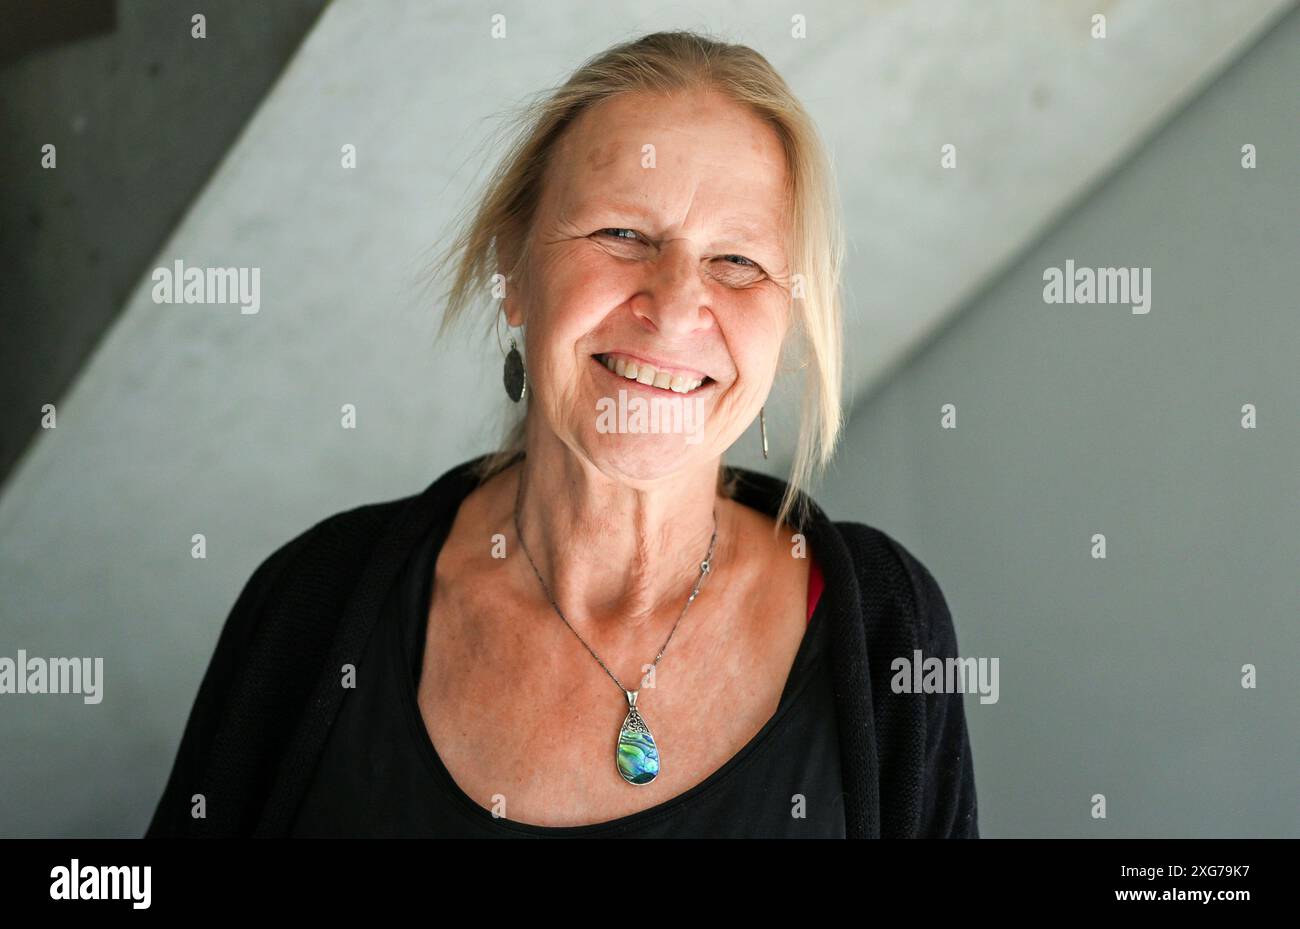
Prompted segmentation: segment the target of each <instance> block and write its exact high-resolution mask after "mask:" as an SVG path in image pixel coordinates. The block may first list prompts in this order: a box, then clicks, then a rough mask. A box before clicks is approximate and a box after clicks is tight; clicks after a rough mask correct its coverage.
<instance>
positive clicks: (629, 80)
mask: <svg viewBox="0 0 1300 929" xmlns="http://www.w3.org/2000/svg"><path fill="white" fill-rule="evenodd" d="M681 90H686V91H691V90H715V91H719V92H721V93H722V94H723V95H725V96H726V97H729V98H730V99H731V100H733V101H735V102H736V103H739V104H741V105H743V106H746V107H748V108H749V110H750V111H751V112H752V113H754V114H755V115H756V116H758V117H759V118H760V119H762V120H764V122H765V123H766V124H767V125H769V126H770V127H771V128H772V129H773V130H774V131H775V132H776V135H777V136H778V137H779V138H780V141H781V146H782V149H783V151H784V154H785V158H786V167H787V184H788V193H789V197H790V199H789V203H790V206H791V213H790V228H789V231H788V239H787V255H788V258H789V263H790V264H789V266H790V269H791V271H792V278H791V279H792V281H793V282H794V287H793V288H792V297H793V299H792V303H791V313H792V327H791V332H792V334H794V335H795V337H796V338H797V340H798V341H799V342H800V343H801V345H802V348H803V351H802V361H801V363H800V364H799V365H798V369H803V370H804V371H805V374H804V385H803V387H804V389H803V397H802V409H801V421H800V424H799V437H798V442H797V445H796V450H795V456H794V461H793V463H792V465H791V473H790V476H789V478H788V479H787V490H786V493H785V495H784V497H783V499H782V501H781V506H780V510H779V511H778V513H777V517H776V519H777V526H776V528H777V529H778V530H779V529H780V526H781V524H782V523H783V522H784V521H785V520H786V519H787V517H788V516H790V514H791V513H792V512H793V513H794V514H795V518H796V525H797V526H802V525H803V524H804V520H805V518H806V516H807V502H808V501H807V497H806V490H805V488H807V487H808V486H809V483H810V482H811V480H812V479H813V476H814V474H815V473H820V472H821V471H822V470H823V469H824V468H825V466H826V464H827V463H828V462H829V461H830V458H831V455H832V454H833V452H834V450H835V445H836V442H837V441H838V438H839V434H840V429H841V425H842V414H841V410H840V402H841V374H842V367H843V349H842V345H841V332H842V312H843V311H842V304H841V297H840V273H841V267H842V264H843V260H844V231H843V226H842V224H841V219H840V214H839V207H838V196H837V194H836V192H835V189H834V180H833V176H832V172H831V166H830V161H829V158H828V157H827V154H826V151H825V149H824V147H823V145H822V143H821V140H820V137H819V135H818V133H817V130H816V127H815V125H814V124H813V122H812V119H811V118H810V117H809V115H808V114H807V112H806V111H805V110H804V108H803V106H802V104H800V102H799V101H798V99H797V98H796V97H795V96H794V94H793V93H791V91H790V89H789V87H787V85H786V83H785V81H784V80H783V79H782V78H781V76H780V75H779V74H778V73H777V72H776V70H775V69H773V67H772V66H771V64H769V63H768V61H767V59H766V58H764V57H763V56H762V55H760V54H759V53H758V52H756V51H754V50H753V49H751V48H749V47H747V46H744V45H735V44H728V43H725V42H721V41H718V40H715V39H712V38H709V37H707V36H704V35H701V34H698V33H695V32H656V33H651V34H648V35H644V36H641V37H640V38H636V39H633V40H630V41H627V42H624V43H621V44H619V45H616V46H614V47H612V48H609V49H607V50H606V51H604V52H601V53H600V54H598V55H596V56H594V57H592V58H590V59H589V60H587V61H586V62H585V63H584V64H583V65H582V66H581V67H579V68H578V69H577V70H576V71H574V72H573V74H572V75H571V76H570V77H569V78H568V80H567V81H565V82H564V83H563V84H562V85H560V86H559V87H556V88H552V89H549V90H544V91H542V92H541V93H540V94H539V95H537V97H536V98H535V99H534V100H533V101H532V102H529V103H526V104H524V105H523V106H522V107H521V108H519V109H518V111H517V113H516V116H515V119H514V120H513V121H512V122H513V123H514V124H515V127H516V128H515V129H514V139H513V141H512V142H511V143H510V144H509V146H508V148H507V151H506V153H505V155H504V156H503V157H502V158H501V160H500V162H499V163H498V164H497V167H496V169H495V170H494V172H493V173H492V175H491V176H490V177H489V179H488V182H487V185H486V187H485V189H484V191H483V193H482V195H481V197H480V198H478V199H477V200H476V201H475V202H473V203H471V204H470V208H469V210H468V211H467V213H466V214H463V215H462V217H461V218H460V219H458V221H457V222H456V223H455V224H454V226H453V231H454V232H455V233H456V237H455V239H454V241H453V242H452V244H451V246H450V248H448V249H447V250H446V251H445V252H444V253H443V254H442V256H441V257H440V258H439V259H438V261H437V262H436V263H435V266H434V273H435V275H438V276H441V275H445V274H446V273H447V272H448V271H450V273H451V275H452V277H451V282H450V285H449V287H447V288H446V291H445V306H444V310H443V316H442V323H441V326H440V327H439V330H438V335H439V337H441V336H442V335H443V334H444V333H445V332H446V330H447V328H448V327H449V326H450V325H451V324H452V323H454V322H455V321H456V320H457V319H459V318H460V317H462V316H464V315H465V313H466V311H467V308H468V307H469V306H470V305H471V304H473V303H474V302H476V299H477V298H480V297H483V296H485V295H486V294H487V293H488V292H489V286H488V285H489V283H490V281H491V280H492V278H493V275H495V274H497V273H499V272H500V270H501V268H500V263H501V262H502V260H503V256H504V255H507V254H511V255H513V256H514V262H513V266H512V267H511V268H509V269H507V270H506V272H505V279H506V280H507V281H514V280H516V279H517V275H518V273H519V272H520V270H521V269H522V268H523V267H524V266H525V264H524V263H525V261H526V259H527V242H528V235H527V232H528V228H529V226H530V224H531V222H532V220H533V217H534V214H535V211H536V208H537V204H538V202H539V201H540V199H541V193H542V181H543V176H544V173H545V170H546V166H547V163H548V161H549V159H550V157H551V153H552V152H553V151H554V149H555V148H556V145H557V143H558V141H559V139H560V137H561V136H562V134H563V133H564V131H565V129H566V128H567V127H568V126H569V125H570V124H571V123H572V122H573V121H574V120H575V119H576V118H577V116H578V115H579V114H580V113H581V112H583V111H584V110H585V109H587V108H588V107H590V106H592V105H593V104H596V103H598V102H600V101H602V100H605V99H607V98H609V97H612V96H615V95H617V94H622V93H627V92H633V91H645V92H652V93H660V94H668V93H673V92H675V91H681ZM510 246H517V247H513V248H512V247H510ZM490 303H491V306H492V308H493V310H494V312H493V313H492V315H491V317H490V319H491V329H492V331H493V332H496V329H497V323H498V320H497V317H498V316H499V312H497V304H496V301H490ZM784 348H785V347H784V346H783V352H782V354H783V355H784ZM524 423H525V418H524V417H523V416H521V417H519V418H518V419H517V420H516V421H515V422H514V424H513V425H512V426H511V427H510V428H509V430H508V432H507V435H506V437H505V439H504V441H503V443H502V445H501V447H500V448H499V449H498V450H497V451H496V452H495V453H493V454H491V455H489V456H487V457H486V458H485V459H484V461H483V463H482V465H481V467H480V469H479V475H478V477H479V479H480V480H486V479H487V478H488V477H490V476H492V475H493V474H495V473H497V472H499V471H501V470H503V469H504V468H506V467H507V466H508V465H510V464H511V463H512V462H513V461H514V460H515V459H516V458H517V457H518V456H519V455H520V453H521V452H522V450H523V444H524ZM735 478H736V475H735V474H734V473H733V472H732V471H731V469H730V468H729V467H728V466H726V465H725V464H724V466H723V467H722V469H721V470H720V474H719V490H720V492H723V493H724V494H727V495H730V492H731V491H732V490H733V489H734V487H735Z"/></svg>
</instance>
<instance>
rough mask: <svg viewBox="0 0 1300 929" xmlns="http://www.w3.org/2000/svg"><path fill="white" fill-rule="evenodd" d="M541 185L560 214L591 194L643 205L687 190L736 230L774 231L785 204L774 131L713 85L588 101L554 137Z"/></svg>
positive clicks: (781, 156) (782, 221)
mask: <svg viewBox="0 0 1300 929" xmlns="http://www.w3.org/2000/svg"><path fill="white" fill-rule="evenodd" d="M543 187H544V189H543V197H544V199H545V200H547V201H549V202H550V205H551V206H552V207H553V208H554V209H556V210H557V211H558V212H559V213H560V214H561V215H569V214H571V213H573V212H574V211H576V210H578V209H581V208H583V207H584V206H585V205H587V204H589V203H590V202H592V201H593V200H599V201H603V202H605V203H606V204H615V205H623V206H633V205H638V202H639V205H640V206H641V207H642V208H645V209H650V208H652V207H653V206H654V205H655V204H654V203H653V202H652V201H654V200H655V198H656V197H657V196H658V195H664V196H667V195H668V194H669V192H670V191H675V192H677V193H679V194H680V192H681V191H682V189H688V190H689V191H690V195H691V200H692V202H694V199H695V198H697V197H698V198H701V199H702V200H703V201H704V202H701V203H700V206H702V207H705V208H708V209H712V210H714V211H715V212H716V213H717V215H719V216H720V217H722V218H723V220H724V221H725V222H727V223H728V224H729V225H731V226H734V227H736V228H737V230H747V231H751V232H758V231H759V230H763V231H764V232H766V233H770V234H776V235H778V236H779V235H780V234H781V231H782V230H783V229H784V227H785V223H786V222H787V217H788V214H789V209H788V208H789V203H790V201H789V188H788V175H787V167H786V159H785V152H784V148H783V146H782V145H781V141H780V138H779V137H778V136H777V134H776V132H775V130H773V129H772V128H771V127H769V126H768V125H766V124H765V123H764V122H763V121H762V120H760V119H759V118H758V117H757V116H755V115H754V114H752V113H750V112H749V111H748V110H747V109H745V108H744V107H742V106H741V105H740V104H737V103H734V102H733V101H730V100H728V99H726V98H724V97H721V96H720V95H718V94H714V93H702V94H696V95H694V96H691V95H687V94H685V93H679V94H676V95H672V96H666V95H656V94H648V93H627V94H620V95H618V96H616V97H611V98H609V99H606V100H603V101H601V102H600V103H598V104H595V105H594V106H592V107H589V108H588V109H587V110H585V111H584V112H583V113H581V114H580V115H579V116H578V117H577V118H576V119H575V120H574V121H573V123H572V124H571V125H570V126H569V127H568V128H567V129H566V130H565V132H564V133H563V134H562V136H561V137H560V139H559V140H558V144H557V145H556V147H555V149H554V150H553V151H552V154H551V158H550V160H549V162H548V164H547V166H546V173H545V181H544V185H543Z"/></svg>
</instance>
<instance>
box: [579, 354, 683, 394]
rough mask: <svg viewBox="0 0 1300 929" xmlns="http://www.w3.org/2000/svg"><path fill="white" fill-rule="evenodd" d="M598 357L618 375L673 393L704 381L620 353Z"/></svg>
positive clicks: (681, 391) (680, 391)
mask: <svg viewBox="0 0 1300 929" xmlns="http://www.w3.org/2000/svg"><path fill="white" fill-rule="evenodd" d="M598 357H599V359H600V361H601V363H602V364H604V365H605V367H607V368H609V370H611V371H613V372H614V373H615V374H617V375H618V376H619V377H625V378H627V379H628V380H629V381H636V382H637V383H639V384H645V385H646V386H649V387H657V388H659V389H660V390H671V391H673V392H675V393H679V394H687V393H690V392H691V391H692V390H694V389H695V388H697V387H699V386H700V385H701V384H703V383H704V379H703V378H698V377H692V376H689V375H685V374H676V373H674V372H672V371H660V370H658V369H657V368H655V366H654V365H649V364H644V363H642V362H638V361H635V360H633V359H631V358H624V357H623V356H621V355H601V356H598Z"/></svg>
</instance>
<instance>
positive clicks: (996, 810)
mask: <svg viewBox="0 0 1300 929" xmlns="http://www.w3.org/2000/svg"><path fill="white" fill-rule="evenodd" d="M1297 48H1300V16H1297V15H1294V14H1293V15H1291V16H1289V17H1288V18H1287V19H1286V20H1285V21H1284V22H1283V23H1281V24H1280V25H1279V26H1278V27H1277V28H1276V29H1275V30H1274V31H1273V32H1272V33H1270V34H1269V35H1267V36H1266V37H1265V38H1264V39H1263V41H1262V42H1261V43H1260V44H1259V45H1258V46H1257V47H1256V48H1255V49H1253V50H1252V51H1250V52H1248V53H1247V54H1246V55H1245V57H1244V58H1243V59H1242V60H1240V61H1239V62H1237V63H1236V64H1235V65H1234V66H1233V68H1232V69H1231V70H1230V71H1229V72H1228V73H1227V74H1226V75H1225V76H1224V77H1223V78H1221V79H1220V80H1219V81H1218V82H1217V83H1215V84H1214V85H1213V86H1212V87H1211V88H1210V89H1209V91H1208V92H1207V93H1205V94H1204V95H1203V96H1202V97H1200V98H1199V99H1197V100H1196V101H1195V102H1194V103H1193V104H1192V105H1191V106H1189V107H1188V108H1187V109H1186V110H1185V111H1184V112H1183V113H1181V114H1180V115H1179V116H1178V117H1177V118H1176V119H1175V120H1174V121H1173V122H1172V123H1171V124H1169V125H1168V126H1166V127H1165V128H1164V129H1163V130H1162V131H1161V132H1160V133H1159V134H1158V136H1157V137H1156V138H1154V139H1153V140H1152V141H1151V143H1150V144H1149V145H1148V146H1147V147H1146V148H1145V149H1144V150H1143V151H1141V153H1140V154H1139V155H1138V156H1137V157H1136V158H1134V159H1133V160H1132V161H1131V162H1130V163H1128V164H1127V165H1125V166H1124V167H1123V168H1122V169H1121V170H1120V171H1119V172H1117V173H1116V174H1115V175H1114V176H1113V177H1112V178H1110V179H1109V180H1107V181H1106V182H1105V183H1104V185H1102V186H1101V187H1100V189H1098V190H1097V191H1096V194H1095V196H1092V197H1091V198H1089V199H1088V200H1087V202H1086V203H1084V204H1082V206H1081V207H1080V208H1079V209H1078V210H1077V211H1076V212H1074V213H1073V214H1072V215H1070V216H1069V217H1068V218H1067V219H1066V220H1064V221H1063V222H1061V223H1059V224H1058V225H1057V227H1056V228H1054V229H1052V230H1051V231H1050V232H1049V234H1047V235H1046V236H1045V237H1044V238H1043V239H1042V240H1041V241H1039V242H1038V243H1036V244H1035V245H1034V246H1033V247H1032V248H1030V249H1029V250H1028V251H1027V252H1026V253H1025V254H1024V255H1023V256H1022V257H1021V258H1019V260H1017V261H1016V262H1015V263H1014V265H1013V266H1012V267H1010V268H1009V269H1008V270H1007V271H1006V273H1005V274H1004V275H1002V276H1000V277H999V278H998V279H997V280H996V282H995V283H993V284H992V285H991V286H990V287H989V288H988V289H987V290H986V291H985V292H984V293H982V294H980V295H979V296H978V298H977V299H975V300H974V301H973V302H972V303H971V305H970V306H969V307H968V308H966V310H965V311H964V312H963V313H961V314H959V315H958V316H957V317H955V321H954V322H953V323H952V324H951V325H950V326H948V327H947V328H946V329H944V330H943V331H941V332H940V334H939V335H938V336H937V337H936V338H934V339H933V340H932V341H931V342H930V343H929V344H928V345H926V346H925V348H924V349H923V350H922V352H921V353H920V354H919V355H918V356H917V357H915V358H914V360H913V362H912V363H911V364H910V365H908V366H907V367H906V368H905V369H904V370H902V371H901V372H900V374H899V375H898V376H897V377H896V378H894V379H893V380H892V381H891V382H890V383H888V384H887V385H886V386H885V387H884V388H883V389H881V390H880V391H879V392H877V393H876V394H874V395H873V396H871V397H870V398H868V399H867V401H866V402H865V403H863V404H861V406H860V407H859V409H858V410H857V412H856V413H855V415H854V416H853V417H852V420H851V423H850V425H849V428H848V432H847V441H846V443H845V446H844V447H843V450H842V453H841V455H840V457H839V460H838V464H837V467H836V470H835V473H833V474H832V475H830V476H829V477H828V479H827V480H826V481H825V483H824V485H823V487H822V488H821V491H820V493H821V497H822V502H823V504H824V505H825V506H826V507H827V508H828V509H829V510H830V511H831V512H835V513H838V514H839V515H840V516H841V518H854V519H859V520H862V521H865V522H868V523H872V524H874V525H876V526H878V527H880V528H882V529H884V530H885V531H887V532H890V533H891V534H893V535H894V536H895V537H896V538H898V539H899V540H900V541H901V542H902V543H903V544H904V545H905V546H907V547H908V548H909V549H910V550H911V551H912V552H914V553H915V554H916V555H917V556H918V557H920V558H921V560H922V561H923V562H924V563H925V564H926V565H927V566H928V567H929V568H930V570H931V571H932V573H933V574H934V575H935V577H936V578H937V579H938V581H939V584H940V586H941V587H942V588H943V590H944V592H945V595H946V599H947V601H948V603H949V606H950V608H951V610H952V613H953V616H954V622H955V623H956V628H957V635H958V641H959V645H960V653H961V654H962V655H970V656H977V657H980V656H982V657H990V658H991V657H998V658H999V667H1000V682H999V683H1000V689H1001V694H1000V699H999V701H998V702H997V703H995V704H989V705H985V704H981V703H980V702H979V700H978V698H977V697H975V696H967V697H966V710H967V717H968V721H969V725H970V730H971V737H972V743H973V756H974V760H975V773H976V782H977V787H978V794H979V800H980V818H981V828H982V831H983V833H984V834H985V835H987V836H1107V837H1127V836H1238V837H1240V836H1293V837H1294V836H1297V835H1300V798H1298V797H1297V786H1298V783H1300V781H1298V778H1297V772H1300V721H1298V716H1300V681H1298V680H1297V675H1296V668H1297V666H1300V660H1298V659H1300V616H1298V615H1297V596H1296V594H1297V582H1296V580H1297V577H1298V576H1300V527H1298V525H1297V516H1300V507H1298V506H1297V504H1298V503H1300V470H1298V469H1297V462H1298V461H1300V428H1297V419H1298V418H1300V377H1297V373H1296V372H1297V360H1298V359H1300V321H1298V320H1297V313H1298V312H1300V307H1297V305H1296V285H1297V280H1298V277H1297V271H1296V267H1297V264H1296V263H1297V257H1298V256H1300V233H1298V229H1300V225H1298V223H1297V217H1300V185H1298V184H1297V182H1296V181H1297V178H1296V152H1297V151H1298V150H1300V106H1298V105H1297V104H1298V100H1300V98H1297V96H1296V93H1295V88H1296V87H1297V86H1300V57H1298V56H1297V55H1296V54H1295V51H1296V49H1297ZM1248 142H1249V143H1253V144H1255V145H1256V146H1257V149H1258V152H1259V166H1258V168H1257V169H1255V170H1253V171H1247V170H1243V169H1242V168H1241V167H1240V163H1239V162H1240V157H1241V156H1240V153H1239V152H1240V148H1241V146H1242V145H1243V144H1244V143H1248ZM971 157H972V156H971V154H970V153H968V154H967V158H968V159H970V158H971ZM976 157H978V156H976ZM969 163H970V162H969V160H968V162H967V164H969ZM1067 258H1073V259H1074V261H1075V263H1076V265H1079V266H1083V265H1087V266H1091V267H1106V266H1116V267H1119V266H1124V267H1127V266H1147V267H1150V268H1151V269H1152V289H1153V293H1154V299H1153V303H1152V308H1151V311H1150V313H1149V314H1148V315H1145V316H1143V315H1133V314H1132V313H1131V312H1130V311H1129V310H1128V309H1127V308H1126V307H1122V306H1113V305H1100V304H1097V305H1079V304H1074V305H1048V304H1045V303H1044V302H1043V299H1042V290H1043V282H1042V274H1043V270H1044V268H1046V267H1049V266H1056V267H1061V266H1063V265H1064V262H1065V260H1066V259H1067ZM917 273H918V274H924V273H925V271H924V269H918V272H917ZM947 403H952V404H955V405H956V406H957V428H956V429H955V430H948V431H945V430H943V429H941V428H940V408H941V406H942V405H943V404H947ZM1245 403H1253V404H1255V405H1256V407H1257V408H1258V416H1259V419H1258V428H1257V429H1255V430H1254V431H1249V430H1244V429H1242V427H1241V425H1240V420H1241V413H1240V409H1241V406H1242V405H1243V404H1245ZM1094 532H1101V533H1104V534H1105V535H1106V538H1107V544H1108V557H1107V558H1106V559H1105V560H1104V561H1099V560H1093V559H1092V558H1091V557H1090V541H1089V540H1090V538H1091V536H1092V534H1093V533H1094ZM1247 663H1249V664H1254V665H1255V666H1256V667H1257V668H1258V688H1257V689H1254V690H1249V689H1243V688H1242V686H1241V676H1242V673H1241V668H1242V665H1244V664H1247ZM1095 793H1101V794H1104V795H1105V796H1106V800H1107V818H1106V819H1105V820H1095V819H1093V818H1092V817H1091V815H1090V808H1091V807H1090V798H1091V796H1092V795H1093V794H1095Z"/></svg>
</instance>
